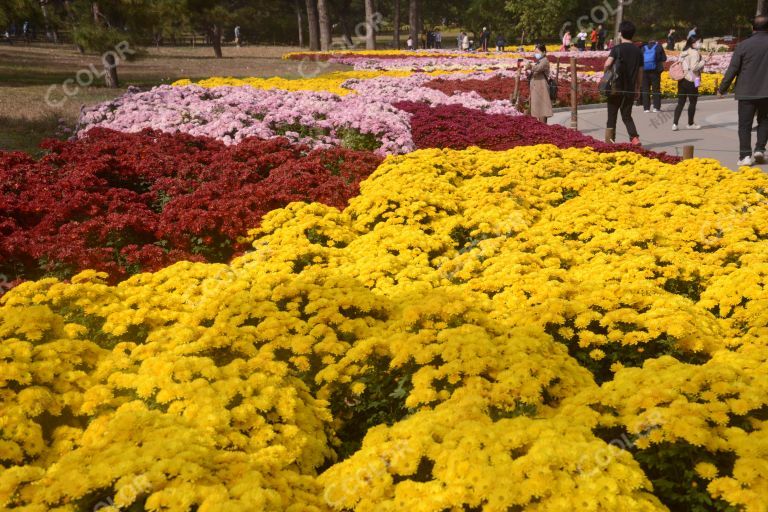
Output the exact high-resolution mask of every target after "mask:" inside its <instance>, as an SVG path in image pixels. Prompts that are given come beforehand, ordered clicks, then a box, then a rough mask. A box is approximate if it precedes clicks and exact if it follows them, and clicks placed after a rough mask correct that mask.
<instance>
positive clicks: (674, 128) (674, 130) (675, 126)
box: [672, 124, 679, 132]
mask: <svg viewBox="0 0 768 512" xmlns="http://www.w3.org/2000/svg"><path fill="white" fill-rule="evenodd" d="M677 130H679V128H678V127H677V125H676V124H673V125H672V131H673V132H676V131H677Z"/></svg>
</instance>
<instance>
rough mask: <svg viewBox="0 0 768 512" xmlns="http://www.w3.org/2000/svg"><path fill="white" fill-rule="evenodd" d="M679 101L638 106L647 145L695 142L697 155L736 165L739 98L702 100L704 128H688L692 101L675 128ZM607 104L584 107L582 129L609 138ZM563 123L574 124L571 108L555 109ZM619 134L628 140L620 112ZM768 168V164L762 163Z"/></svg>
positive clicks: (663, 147) (673, 147)
mask: <svg viewBox="0 0 768 512" xmlns="http://www.w3.org/2000/svg"><path fill="white" fill-rule="evenodd" d="M675 104H676V100H675V102H669V103H664V104H662V106H661V112H658V113H655V114H653V113H648V114H646V113H644V112H643V108H642V107H634V108H633V110H632V117H633V118H634V120H635V124H636V125H637V131H638V132H639V133H640V140H641V142H642V143H643V146H644V147H646V148H648V149H652V150H654V151H665V152H667V153H669V154H671V155H679V156H682V154H683V146H685V145H693V146H694V156H695V157H699V158H714V159H717V160H719V161H720V162H722V164H723V165H724V166H725V167H728V168H730V169H736V160H738V157H739V137H738V133H737V127H738V124H737V114H736V101H735V100H734V99H733V98H732V97H730V98H723V99H716V98H713V99H709V98H703V99H700V100H699V104H698V106H697V108H696V123H697V124H699V125H701V130H686V129H685V128H684V126H685V125H687V124H688V118H687V115H688V111H687V108H688V105H686V110H685V111H683V115H682V117H681V122H680V131H677V132H673V131H672V119H673V115H674V109H675ZM607 115H608V112H607V109H606V107H605V106H601V107H597V108H589V107H587V108H584V109H582V110H580V111H579V130H580V131H582V132H583V133H586V134H587V135H591V136H592V137H595V138H596V139H598V140H604V139H605V122H606V119H607ZM552 122H554V123H559V124H562V125H564V126H570V122H571V114H570V111H568V112H555V115H554V117H553V118H552V119H550V123H552ZM616 131H617V133H616V138H617V140H618V141H619V142H627V141H628V140H629V137H628V136H627V130H626V128H625V127H624V123H622V122H621V116H619V122H618V126H617V127H616ZM756 137H757V133H756V132H752V147H754V144H755V138H756ZM759 167H760V168H761V169H763V170H764V171H766V172H768V165H762V166H759Z"/></svg>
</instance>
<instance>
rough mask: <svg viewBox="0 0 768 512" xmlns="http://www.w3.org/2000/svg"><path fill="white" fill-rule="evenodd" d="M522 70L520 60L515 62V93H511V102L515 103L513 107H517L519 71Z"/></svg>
mask: <svg viewBox="0 0 768 512" xmlns="http://www.w3.org/2000/svg"><path fill="white" fill-rule="evenodd" d="M521 72H522V69H521V67H520V62H519V61H518V62H517V73H516V74H515V93H514V94H513V95H512V96H513V97H512V103H513V104H514V105H515V108H517V102H518V101H519V100H520V73H521Z"/></svg>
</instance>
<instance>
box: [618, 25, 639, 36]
mask: <svg viewBox="0 0 768 512" xmlns="http://www.w3.org/2000/svg"><path fill="white" fill-rule="evenodd" d="M636 31H637V29H636V28H635V24H634V23H632V22H631V21H622V22H621V23H619V33H620V34H621V37H623V38H624V39H632V38H633V37H635V32H636Z"/></svg>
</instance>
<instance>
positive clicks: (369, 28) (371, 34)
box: [365, 0, 376, 50]
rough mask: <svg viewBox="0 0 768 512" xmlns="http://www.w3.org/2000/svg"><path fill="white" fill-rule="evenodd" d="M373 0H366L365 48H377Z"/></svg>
mask: <svg viewBox="0 0 768 512" xmlns="http://www.w3.org/2000/svg"><path fill="white" fill-rule="evenodd" d="M373 12H374V10H373V0H365V49H366V50H375V49H376V30H375V27H374V24H373Z"/></svg>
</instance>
